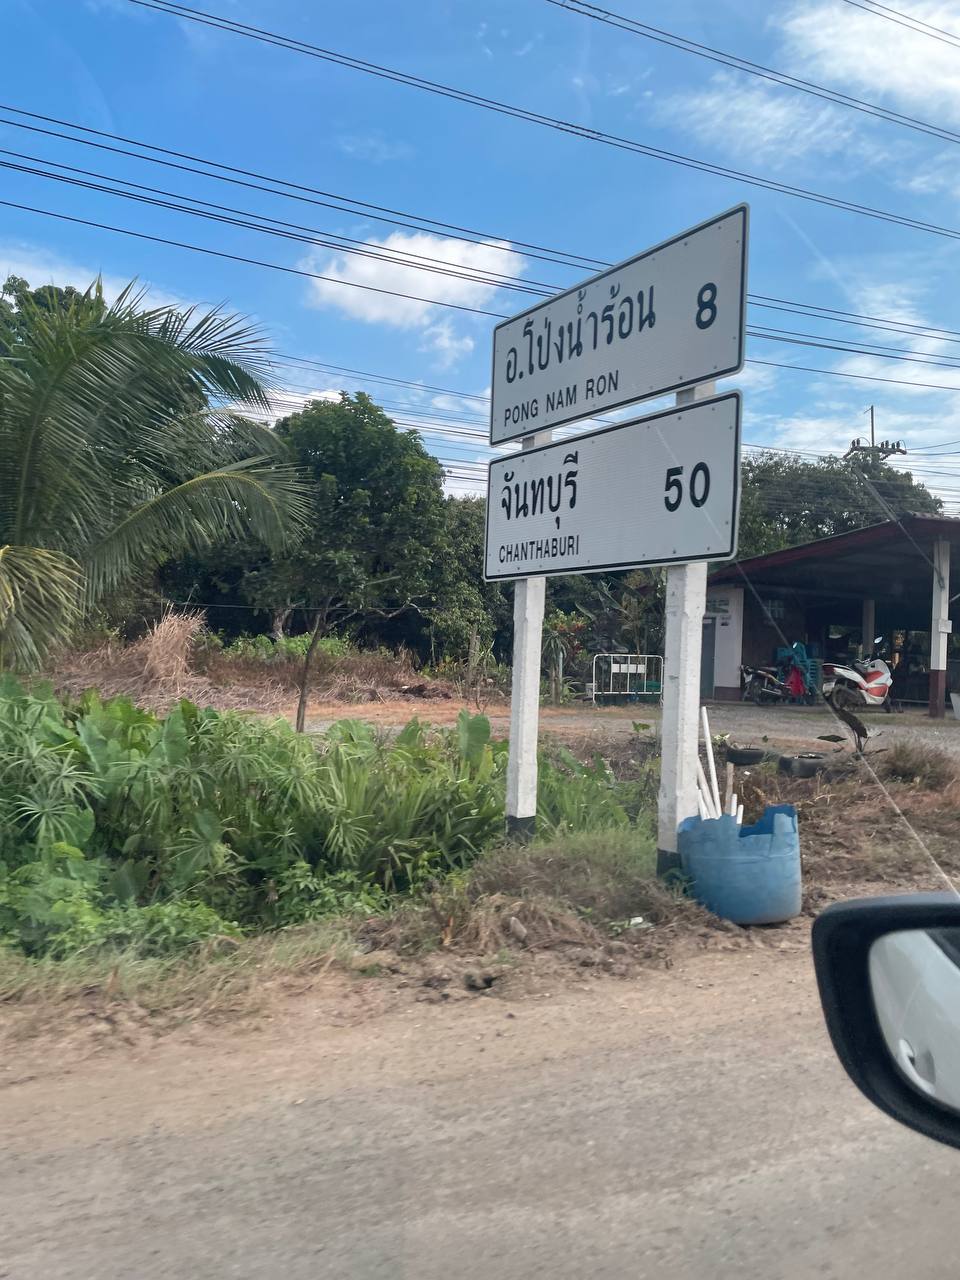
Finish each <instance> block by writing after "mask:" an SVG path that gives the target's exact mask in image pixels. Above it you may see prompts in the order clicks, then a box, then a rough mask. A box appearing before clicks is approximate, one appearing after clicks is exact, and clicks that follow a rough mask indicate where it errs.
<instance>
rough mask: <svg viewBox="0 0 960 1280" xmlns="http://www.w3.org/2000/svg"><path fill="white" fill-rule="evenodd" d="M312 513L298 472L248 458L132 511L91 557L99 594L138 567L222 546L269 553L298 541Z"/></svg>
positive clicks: (93, 586)
mask: <svg viewBox="0 0 960 1280" xmlns="http://www.w3.org/2000/svg"><path fill="white" fill-rule="evenodd" d="M309 511H310V503H309V500H308V491H307V489H306V487H305V485H304V483H303V481H302V479H301V477H300V474H299V472H298V471H296V470H295V469H294V468H293V467H277V466H274V465H271V464H270V460H269V459H267V458H247V459H244V460H243V461H241V462H236V463H234V464H233V465H232V466H228V467H221V468H220V469H219V470H217V471H209V472H207V473H206V474H205V475H200V476H194V477H193V478H192V479H190V480H187V481H185V482H184V483H183V484H180V485H177V486H176V487H174V488H172V489H167V490H166V491H165V492H163V493H158V494H156V495H155V496H154V497H152V498H150V499H149V500H148V501H146V502H143V503H142V504H141V505H140V506H138V507H137V508H136V509H135V510H133V511H131V512H129V513H128V514H127V515H126V516H125V518H124V519H123V520H121V521H120V522H119V523H118V524H117V526H116V527H115V528H114V529H112V530H111V531H110V532H109V533H108V534H107V535H106V536H105V537H104V538H102V539H101V540H100V541H99V542H97V543H96V544H95V545H94V546H92V547H90V548H89V550H88V552H87V555H86V557H85V567H86V571H87V578H88V582H89V590H90V592H91V594H92V595H93V596H96V595H98V594H100V593H101V592H103V591H106V590H109V589H110V588H112V587H114V586H116V585H117V583H118V582H121V581H122V580H123V579H124V578H125V577H127V576H128V575H129V574H130V573H131V572H132V571H133V570H134V569H141V568H143V567H145V566H146V565H151V564H159V563H161V562H162V561H164V560H166V559H169V558H170V557H172V556H175V555H182V554H185V553H188V552H196V551H200V550H203V549H204V548H206V547H210V546H212V545H215V544H217V543H220V542H229V541H231V540H239V539H243V538H250V537H253V538H256V539H259V540H260V541H261V542H263V543H265V544H266V545H267V546H268V547H271V548H277V549H279V548H282V547H283V546H285V545H287V544H288V543H289V542H291V541H293V540H294V539H295V538H296V537H297V535H298V533H299V530H300V529H301V528H302V527H303V525H304V524H305V522H306V520H307V517H308V514H309Z"/></svg>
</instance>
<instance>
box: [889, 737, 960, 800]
mask: <svg viewBox="0 0 960 1280" xmlns="http://www.w3.org/2000/svg"><path fill="white" fill-rule="evenodd" d="M877 771H878V773H879V774H880V777H881V778H890V779H893V780H895V781H897V782H906V783H908V784H909V785H911V786H914V787H919V788H921V789H922V790H924V791H945V790H947V788H949V787H952V786H955V785H956V784H957V782H958V780H960V767H958V764H957V761H956V759H955V758H954V757H953V756H950V755H948V754H947V753H946V752H945V751H941V750H940V749H939V748H938V747H930V746H926V745H923V744H919V743H915V742H896V743H894V745H893V746H892V747H891V748H890V750H889V751H888V752H887V753H886V754H885V755H884V756H883V758H882V760H880V761H879V765H878V770H877Z"/></svg>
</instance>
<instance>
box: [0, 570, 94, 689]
mask: <svg viewBox="0 0 960 1280" xmlns="http://www.w3.org/2000/svg"><path fill="white" fill-rule="evenodd" d="M82 590H83V570H82V569H81V568H80V565H79V564H77V562H76V560H74V559H72V557H70V556H67V555H64V554H63V553H62V552H59V551H48V550H45V549H44V548H42V547H14V546H3V547H0V665H4V666H10V665H15V666H18V667H28V668H29V667H36V666H37V665H38V664H39V663H40V660H41V657H42V655H43V653H44V652H45V651H46V650H47V649H49V648H50V646H51V645H53V644H56V643H58V642H59V641H62V640H65V639H66V638H67V637H68V635H69V634H70V631H71V629H72V628H73V627H74V626H75V625H76V622H77V620H78V618H79V616H80V604H81V599H82Z"/></svg>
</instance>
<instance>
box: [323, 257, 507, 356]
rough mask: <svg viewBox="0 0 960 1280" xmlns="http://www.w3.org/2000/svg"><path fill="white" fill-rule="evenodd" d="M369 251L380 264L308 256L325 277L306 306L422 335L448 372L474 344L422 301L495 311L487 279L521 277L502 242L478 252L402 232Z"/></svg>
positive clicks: (369, 260)
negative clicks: (442, 269) (436, 267)
mask: <svg viewBox="0 0 960 1280" xmlns="http://www.w3.org/2000/svg"><path fill="white" fill-rule="evenodd" d="M364 247H365V248H366V249H369V250H371V251H372V252H373V253H377V254H381V255H383V256H381V257H369V258H365V257H360V256H357V255H354V254H345V253H344V254H333V255H330V254H319V253H312V254H310V255H308V257H307V258H306V259H305V260H304V261H303V262H302V263H301V266H303V267H305V268H306V269H307V270H310V271H315V272H317V273H318V274H320V275H321V276H322V277H323V278H322V279H319V280H311V282H310V286H309V294H308V300H309V302H310V303H311V305H313V306H316V307H331V308H334V309H336V310H338V311H341V312H343V313H344V314H346V315H348V316H351V317H352V318H353V319H355V320H362V321H363V322H364V323H366V324H383V325H389V326H390V327H391V328H395V329H410V330H419V331H420V332H421V334H422V338H423V346H422V348H421V349H423V350H430V351H433V352H434V353H436V355H437V359H438V363H439V364H440V366H441V367H444V368H446V367H449V366H450V365H451V364H453V363H455V361H456V360H458V359H460V357H462V356H464V355H466V354H468V353H469V352H470V351H472V350H473V348H474V339H473V338H472V337H470V336H468V335H464V334H463V333H460V332H458V331H457V330H456V328H455V327H454V323H453V320H452V318H451V317H449V316H443V315H442V313H441V312H439V311H438V310H437V308H436V307H434V306H432V305H431V304H430V302H429V301H425V299H431V298H432V299H435V300H436V301H437V302H451V303H455V304H457V305H458V306H464V307H476V308H478V309H480V310H491V309H492V306H491V304H492V302H493V300H494V297H495V295H496V293H497V286H496V285H495V284H489V283H487V282H486V281H485V280H483V279H482V276H483V275H484V274H486V273H488V272H501V273H509V274H511V275H515V274H518V273H519V272H520V271H522V270H523V259H517V258H516V257H513V256H511V257H510V258H507V257H506V254H505V250H507V249H508V248H509V245H508V244H507V243H506V242H504V241H494V242H489V243H483V244H473V243H468V242H466V241H463V240H452V239H447V238H444V237H443V236H434V235H429V234H428V233H426V232H415V233H413V234H405V233H404V232H401V231H398V232H394V233H393V234H392V235H389V236H387V237H386V239H384V240H368V241H367V242H366V243H365V245H364ZM417 257H420V258H431V259H435V260H439V262H440V263H443V264H448V265H449V266H451V267H454V268H457V269H458V270H459V271H460V272H462V274H461V275H442V274H440V273H438V272H436V271H431V270H428V269H425V267H422V266H420V265H418V264H417V262H416V261H415V259H416V258H417ZM337 281H340V282H343V283H336V282H337ZM350 285H359V286H362V287H360V288H351V287H349V286H350ZM378 290H383V291H384V292H378ZM403 295H408V296H403ZM411 295H412V296H411ZM514 309H515V308H514Z"/></svg>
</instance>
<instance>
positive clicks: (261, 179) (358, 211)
mask: <svg viewBox="0 0 960 1280" xmlns="http://www.w3.org/2000/svg"><path fill="white" fill-rule="evenodd" d="M0 110H2V111H9V112H11V113H12V114H13V115H18V116H25V117H27V119H30V120H43V121H44V122H45V123H46V124H58V125H61V126H63V128H66V129H74V130H76V131H77V132H78V133H87V134H90V135H92V136H91V137H90V138H74V137H72V136H71V135H70V134H66V133H60V132H59V131H58V130H56V129H45V128H42V127H40V126H39V125H31V124H26V123H25V122H24V121H23V120H4V119H2V118H0V124H6V125H9V126H10V127H11V128H14V129H24V130H27V131H28V132H30V133H38V134H42V135H44V136H45V137H50V138H59V139H62V140H64V141H66V142H74V143H79V144H81V145H82V146H85V147H95V148H96V149H97V150H99V151H109V152H112V153H113V154H115V155H121V156H128V157H130V158H131V159H134V160H143V161H146V162H148V163H149V164H156V165H162V166H163V167H164V168H167V169H177V170H180V171H181V172H183V173H194V174H197V175H198V176H200V177H202V178H210V179H213V180H214V181H216V182H226V183H230V184H231V185H232V186H235V187H246V188H247V189H249V190H252V191H263V192H266V193H267V194H269V195H277V196H282V197H283V198H284V199H287V200H297V201H299V202H300V203H301V204H310V205H316V206H318V207H320V208H324V209H334V210H336V211H337V212H339V213H348V214H351V215H352V216H354V217H358V216H359V217H363V218H368V219H370V220H371V221H374V222H383V223H386V224H388V225H390V226H397V227H403V228H404V229H406V230H409V231H422V232H425V233H426V234H428V235H436V233H437V230H438V229H439V230H440V231H442V232H443V233H444V235H445V236H447V237H448V238H450V239H453V240H462V241H464V242H465V243H466V244H478V243H483V244H489V243H490V242H491V241H502V240H504V237H502V236H495V235H492V234H490V233H488V232H484V231H477V230H475V229H472V228H470V227H461V226H458V225H457V224H456V223H450V222H441V221H439V220H438V219H436V218H428V217H426V216H424V215H421V214H416V213H404V212H403V211H402V210H399V209H391V208H389V207H388V206H386V205H378V204H371V203H370V202H369V201H366V200H358V199H355V198H354V197H353V196H344V195H337V194H335V193H333V192H329V191H323V190H321V189H320V188H318V187H310V186H307V185H306V184H304V183H299V182H292V181H290V180H289V179H286V178H273V177H270V176H269V175H267V174H263V173H258V172H257V171H256V170H251V169H241V168H238V167H237V166H236V165H229V164H224V163H222V162H221V161H219V160H207V159H204V158H203V157H201V156H195V155H191V154H190V153H189V152H187V151H174V150H172V149H170V148H169V147H161V146H158V145H156V144H155V143H152V142H141V141H139V140H138V139H136V138H126V137H124V136H123V135H122V134H114V133H107V132H105V131H104V130H102V129H91V128H90V127H89V126H88V125H82V124H75V123H74V122H73V121H70V120H61V119H59V118H58V117H57V116H47V115H42V114H41V113H39V112H36V111H26V110H24V109H23V108H21V107H14V106H11V105H9V104H7V103H0ZM94 137H96V138H111V139H113V141H114V142H125V143H127V144H128V145H129V146H132V147H140V148H142V149H143V150H146V151H156V152H157V153H158V155H155V156H147V155H140V154H139V153H138V152H136V151H128V150H126V149H125V148H124V147H117V146H114V145H112V144H108V143H103V142H94V141H93V140H92V139H93V138H94ZM160 156H176V157H179V159H180V160H190V161H192V162H193V164H180V163H176V162H174V161H171V160H161V159H160V158H159V157H160ZM194 165H207V166H208V167H209V168H212V169H222V170H224V172H223V173H207V172H206V171H205V170H204V169H198V168H195V167H194ZM229 174H241V175H244V176H245V177H246V178H256V179H258V181H256V182H248V181H244V180H241V179H240V178H236V177H229V176H228V175H229ZM266 183H272V184H274V185H273V186H267V185H264V184H266ZM278 187H289V188H290V190H289V191H280V190H277V189H276V188H278ZM305 192H306V193H310V194H309V195H305V194H303V193H305ZM318 196H320V197H326V198H325V199H316V198H314V197H318ZM351 205H356V206H357V207H356V208H351V207H350V206H351ZM377 211H379V212H377ZM384 213H390V214H394V215H396V216H395V217H382V216H380V215H381V214H384ZM420 223H423V224H426V225H423V226H421V225H417V224H420ZM495 247H496V248H497V249H498V250H499V251H500V252H502V253H512V254H517V255H520V256H522V257H529V258H539V259H542V260H543V261H545V262H556V263H557V264H558V265H560V266H565V267H570V268H573V269H576V270H582V269H583V268H584V267H587V268H594V267H603V266H608V265H609V264H608V263H605V262H601V261H600V260H598V259H596V258H590V257H585V256H583V255H582V254H576V253H566V252H565V251H564V250H562V249H545V248H544V247H543V246H542V245H536V244H531V243H528V242H527V241H524V240H513V241H512V243H511V244H509V245H500V244H498V245H496V246H495ZM568 259H569V261H568Z"/></svg>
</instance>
